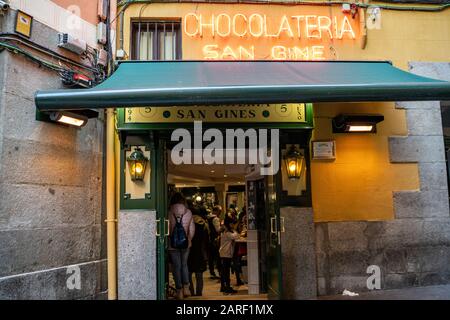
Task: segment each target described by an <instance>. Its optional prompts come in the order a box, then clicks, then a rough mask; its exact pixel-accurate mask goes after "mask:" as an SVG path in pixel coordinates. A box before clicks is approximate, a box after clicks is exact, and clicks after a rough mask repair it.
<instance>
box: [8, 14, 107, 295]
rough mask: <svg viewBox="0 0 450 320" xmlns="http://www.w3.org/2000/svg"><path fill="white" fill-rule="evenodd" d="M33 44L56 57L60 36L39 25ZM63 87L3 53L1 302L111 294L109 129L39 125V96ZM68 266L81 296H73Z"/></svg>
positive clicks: (95, 124)
mask: <svg viewBox="0 0 450 320" xmlns="http://www.w3.org/2000/svg"><path fill="white" fill-rule="evenodd" d="M14 17H15V12H14V11H13V10H10V11H9V12H8V14H7V15H6V16H5V17H0V32H12V30H13V22H14ZM31 40H33V41H34V42H36V43H39V44H42V45H45V46H47V47H50V48H51V49H53V50H58V49H57V48H56V42H57V33H56V31H55V30H52V29H50V28H48V27H46V26H44V25H43V24H40V23H39V22H38V21H34V23H33V36H32V39H31ZM52 41H54V43H51V42H52ZM61 87H62V84H61V80H60V78H59V75H58V74H57V73H55V72H53V71H49V70H47V69H45V68H43V67H39V65H37V64H36V63H34V62H31V61H29V60H27V59H26V58H24V57H23V56H20V55H17V54H13V53H11V52H8V51H6V50H4V51H0V244H1V245H0V300H2V299H89V298H98V297H100V296H102V292H105V291H106V259H105V256H106V254H105V249H104V241H102V239H103V238H104V234H105V232H104V230H103V228H102V220H104V217H103V215H102V202H103V199H102V181H103V178H102V164H103V139H104V137H103V121H102V120H95V119H94V120H90V121H89V123H88V124H87V126H86V127H84V128H83V129H82V130H77V129H74V128H69V127H64V126H60V125H56V124H51V123H45V122H39V121H36V120H35V104H34V94H35V92H36V91H37V90H45V89H58V88H61ZM70 266H76V267H79V270H80V276H81V277H80V279H81V288H80V289H76V288H75V289H72V290H69V289H68V288H67V280H68V278H69V276H70V275H71V273H67V268H68V267H70Z"/></svg>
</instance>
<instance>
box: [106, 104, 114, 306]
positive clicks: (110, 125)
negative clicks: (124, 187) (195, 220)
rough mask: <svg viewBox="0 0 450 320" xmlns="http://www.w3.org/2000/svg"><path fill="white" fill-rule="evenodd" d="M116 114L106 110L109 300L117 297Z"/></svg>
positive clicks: (111, 110)
mask: <svg viewBox="0 0 450 320" xmlns="http://www.w3.org/2000/svg"><path fill="white" fill-rule="evenodd" d="M114 136H115V115H114V110H113V109H107V110H106V220H105V222H106V243H107V257H108V300H116V299H117V240H116V232H117V228H116V226H117V218H116V179H115V175H116V171H115V147H114Z"/></svg>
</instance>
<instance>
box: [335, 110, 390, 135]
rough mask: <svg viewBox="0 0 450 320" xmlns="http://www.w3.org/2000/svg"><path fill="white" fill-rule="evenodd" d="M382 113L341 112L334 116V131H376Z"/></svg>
mask: <svg viewBox="0 0 450 320" xmlns="http://www.w3.org/2000/svg"><path fill="white" fill-rule="evenodd" d="M383 120H384V116H383V115H381V114H340V115H338V116H337V117H335V118H333V120H332V125H333V133H376V132H377V123H379V122H381V121H383Z"/></svg>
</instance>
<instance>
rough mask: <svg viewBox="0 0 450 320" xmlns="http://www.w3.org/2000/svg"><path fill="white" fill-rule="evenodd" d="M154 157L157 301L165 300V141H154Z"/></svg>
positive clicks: (166, 230)
mask: <svg viewBox="0 0 450 320" xmlns="http://www.w3.org/2000/svg"><path fill="white" fill-rule="evenodd" d="M155 143H156V148H155V157H156V161H155V162H156V167H155V170H154V172H155V176H156V179H155V180H156V181H155V182H156V219H157V229H158V233H157V237H156V238H157V297H158V300H165V299H167V296H166V292H167V287H166V286H167V281H166V278H167V276H168V274H167V266H166V260H167V241H166V237H167V236H168V235H169V230H168V228H169V223H168V220H167V208H168V199H167V173H168V172H167V152H166V141H165V140H164V139H159V138H158V139H157V140H156V141H155Z"/></svg>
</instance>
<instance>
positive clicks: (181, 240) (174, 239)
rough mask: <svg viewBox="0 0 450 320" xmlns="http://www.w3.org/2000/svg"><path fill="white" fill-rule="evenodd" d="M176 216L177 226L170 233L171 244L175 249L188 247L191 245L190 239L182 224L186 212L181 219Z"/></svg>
mask: <svg viewBox="0 0 450 320" xmlns="http://www.w3.org/2000/svg"><path fill="white" fill-rule="evenodd" d="M174 217H175V227H174V228H173V231H172V234H171V235H170V245H171V246H172V248H174V249H187V247H188V246H189V240H188V238H187V235H186V231H185V230H184V228H183V224H182V221H183V217H184V214H183V215H182V216H181V217H180V218H179V219H178V218H177V217H176V216H175V214H174Z"/></svg>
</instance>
